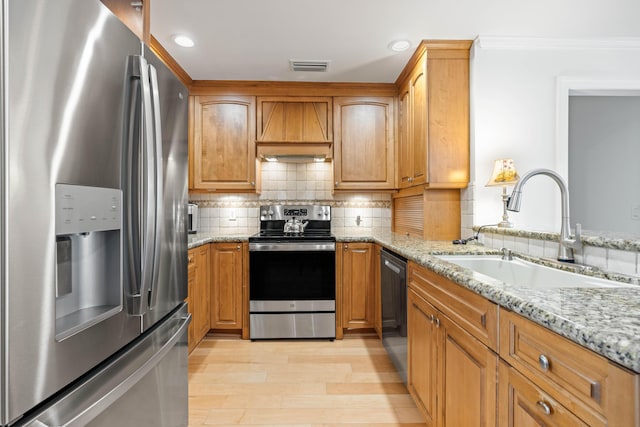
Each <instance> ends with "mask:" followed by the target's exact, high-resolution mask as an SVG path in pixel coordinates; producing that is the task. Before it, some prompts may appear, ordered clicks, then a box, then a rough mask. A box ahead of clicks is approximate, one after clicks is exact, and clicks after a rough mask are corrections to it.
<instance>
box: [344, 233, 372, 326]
mask: <svg viewBox="0 0 640 427" xmlns="http://www.w3.org/2000/svg"><path fill="white" fill-rule="evenodd" d="M336 249H337V250H336V256H337V257H341V258H342V259H341V262H338V263H336V266H341V267H342V271H341V272H338V274H337V276H338V277H337V279H338V280H339V281H340V282H341V283H340V284H339V285H338V288H339V289H341V290H342V292H341V294H342V302H341V304H342V327H343V328H344V329H347V330H354V329H373V328H374V269H373V264H374V263H373V255H374V245H373V244H372V243H339V244H338V245H337V248H336Z"/></svg>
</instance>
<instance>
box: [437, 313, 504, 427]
mask: <svg viewBox="0 0 640 427" xmlns="http://www.w3.org/2000/svg"><path fill="white" fill-rule="evenodd" d="M437 316H438V317H437V319H436V322H435V325H436V328H438V329H439V330H440V331H441V335H442V340H441V341H440V342H441V348H440V357H439V360H440V361H441V362H442V366H440V368H439V371H440V372H441V375H442V386H441V387H439V401H441V402H442V403H441V405H442V407H441V410H442V412H441V413H440V415H439V417H438V418H439V422H438V425H440V426H443V427H458V426H478V427H494V426H495V425H496V393H497V383H496V378H497V376H496V371H497V369H498V356H497V355H496V354H495V353H493V352H492V351H491V350H489V349H488V348H487V346H485V345H484V344H483V343H481V342H480V341H478V340H477V339H475V338H474V337H473V336H471V335H470V334H469V333H467V332H465V331H464V330H463V329H462V328H460V327H459V326H457V325H456V324H455V323H454V322H453V321H451V320H450V319H448V318H447V317H446V316H444V315H443V314H442V313H438V315H437Z"/></svg>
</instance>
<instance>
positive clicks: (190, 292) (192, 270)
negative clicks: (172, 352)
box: [185, 249, 198, 353]
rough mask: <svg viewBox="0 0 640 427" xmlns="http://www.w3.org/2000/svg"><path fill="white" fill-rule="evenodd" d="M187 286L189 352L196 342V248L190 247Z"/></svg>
mask: <svg viewBox="0 0 640 427" xmlns="http://www.w3.org/2000/svg"><path fill="white" fill-rule="evenodd" d="M188 260H189V261H188V288H187V299H186V300H185V302H186V303H187V308H188V310H189V314H191V322H190V323H189V328H188V332H187V340H188V343H189V344H188V348H189V353H191V351H193V349H194V348H195V347H196V345H197V344H198V343H197V342H196V333H195V327H194V325H195V321H194V319H195V317H194V316H195V315H194V311H193V306H194V302H195V296H194V292H195V283H196V250H195V249H190V250H189V255H188Z"/></svg>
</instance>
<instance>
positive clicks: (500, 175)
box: [485, 159, 520, 228]
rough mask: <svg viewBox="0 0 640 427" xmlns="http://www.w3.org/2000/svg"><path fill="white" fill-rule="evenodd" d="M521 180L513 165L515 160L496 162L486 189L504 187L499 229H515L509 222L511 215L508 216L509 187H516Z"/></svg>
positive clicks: (499, 160)
mask: <svg viewBox="0 0 640 427" xmlns="http://www.w3.org/2000/svg"><path fill="white" fill-rule="evenodd" d="M519 179H520V176H518V171H516V167H515V166H514V164H513V159H498V160H496V161H495V162H494V164H493V173H492V174H491V178H490V179H489V182H487V184H486V185H485V187H496V186H498V185H500V186H502V221H500V222H499V223H498V227H502V228H511V227H513V224H511V222H509V215H507V201H508V200H509V196H508V195H507V185H514V184H515V183H516V182H518V180H519Z"/></svg>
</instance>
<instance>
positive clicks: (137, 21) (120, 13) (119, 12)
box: [100, 0, 150, 42]
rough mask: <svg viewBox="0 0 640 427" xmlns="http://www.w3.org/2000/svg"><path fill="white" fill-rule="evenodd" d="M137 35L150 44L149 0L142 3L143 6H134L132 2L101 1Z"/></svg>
mask: <svg viewBox="0 0 640 427" xmlns="http://www.w3.org/2000/svg"><path fill="white" fill-rule="evenodd" d="M100 1H101V2H102V3H103V4H104V5H105V6H107V7H108V8H109V10H111V12H112V13H113V14H114V15H116V16H117V17H118V18H120V20H121V21H122V22H123V23H124V24H125V25H126V26H127V27H128V28H129V29H130V30H131V31H132V32H133V33H134V34H135V35H136V36H138V37H139V38H140V40H142V41H144V42H149V15H150V8H149V0H146V1H143V2H140V3H141V4H142V6H132V5H133V3H134V2H132V1H131V0H100Z"/></svg>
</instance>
